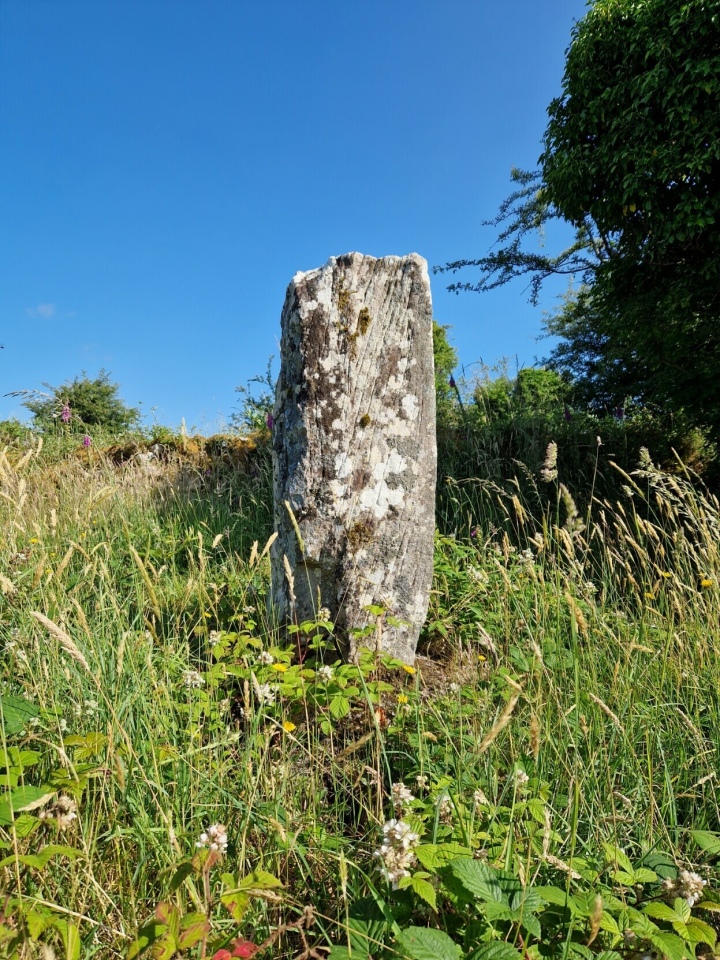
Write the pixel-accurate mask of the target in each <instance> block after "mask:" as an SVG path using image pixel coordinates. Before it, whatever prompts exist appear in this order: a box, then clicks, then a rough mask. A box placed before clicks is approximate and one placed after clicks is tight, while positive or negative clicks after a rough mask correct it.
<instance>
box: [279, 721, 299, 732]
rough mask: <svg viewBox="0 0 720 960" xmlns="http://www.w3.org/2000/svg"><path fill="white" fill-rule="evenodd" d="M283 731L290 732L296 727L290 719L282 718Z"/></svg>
mask: <svg viewBox="0 0 720 960" xmlns="http://www.w3.org/2000/svg"><path fill="white" fill-rule="evenodd" d="M282 728H283V730H284V731H285V733H292V732H293V730H295V729H297V728H296V726H295V724H294V723H293V722H292V721H291V720H284V721H283V725H282Z"/></svg>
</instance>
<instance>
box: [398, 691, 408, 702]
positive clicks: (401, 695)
mask: <svg viewBox="0 0 720 960" xmlns="http://www.w3.org/2000/svg"><path fill="white" fill-rule="evenodd" d="M397 702H398V703H409V702H410V701H409V699H408V697H407V695H406V694H404V693H399V694H398V695H397Z"/></svg>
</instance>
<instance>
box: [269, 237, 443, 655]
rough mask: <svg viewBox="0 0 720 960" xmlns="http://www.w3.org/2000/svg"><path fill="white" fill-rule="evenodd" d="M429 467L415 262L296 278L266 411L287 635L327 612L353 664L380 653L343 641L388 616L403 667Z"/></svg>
mask: <svg viewBox="0 0 720 960" xmlns="http://www.w3.org/2000/svg"><path fill="white" fill-rule="evenodd" d="M436 462H437V450H436V444H435V377H434V365H433V337H432V302H431V298H430V280H429V277H428V270H427V263H426V262H425V260H423V258H422V257H419V256H418V255H417V254H414V253H413V254H410V255H409V256H407V257H384V258H382V259H376V258H375V257H367V256H363V255H362V254H359V253H349V254H346V255H345V256H342V257H331V258H330V260H328V262H327V263H326V264H325V266H323V267H320V268H319V269H317V270H311V271H310V272H308V273H297V274H296V275H295V276H294V277H293V279H292V282H291V283H290V286H289V287H288V291H287V295H286V297H285V305H284V307H283V313H282V343H281V366H280V378H279V380H278V384H277V393H276V399H275V409H274V411H273V463H274V473H275V524H276V530H277V532H278V539H277V540H276V541H275V543H274V545H273V554H272V593H273V602H274V605H275V607H276V610H277V611H278V612H279V614H280V616H281V618H282V619H283V620H284V621H288V620H292V621H295V622H298V623H302V622H303V621H304V620H313V619H316V618H317V615H318V611H319V610H320V609H321V608H323V607H325V608H327V609H328V610H329V611H330V619H331V620H332V621H334V623H335V624H336V632H337V635H338V636H339V637H340V638H341V641H342V642H343V643H344V644H345V650H346V652H347V654H348V655H349V656H350V657H352V656H354V654H355V652H356V647H357V646H373V645H374V644H375V643H376V642H377V641H376V637H375V636H374V635H373V636H371V637H368V638H365V639H363V640H360V641H355V640H354V639H353V636H352V634H351V633H350V631H351V630H352V629H353V628H363V627H366V626H367V625H368V624H369V623H373V622H374V618H373V617H372V615H371V614H370V613H368V611H367V610H366V609H365V608H366V607H367V606H368V605H370V604H376V605H378V606H382V607H383V608H384V609H385V610H386V611H387V616H386V618H385V621H384V623H383V624H382V635H381V637H380V647H381V649H382V650H383V651H385V652H387V653H389V654H390V655H391V656H394V657H398V658H399V659H401V660H403V661H405V662H406V663H412V662H413V660H414V658H415V648H416V646H417V640H418V634H419V632H420V628H421V626H422V624H423V622H424V620H425V617H426V615H427V608H428V599H429V591H430V584H431V579H432V558H433V534H434V529H435V474H436ZM286 503H287V504H289V506H290V508H291V510H292V515H291V512H290V510H288V509H287V507H286ZM295 524H297V528H298V529H297V530H296V529H295ZM298 533H299V534H300V538H301V540H300V539H299V538H298ZM301 541H302V542H301ZM288 570H289V571H290V573H291V575H292V576H291V577H290V576H288ZM291 580H292V581H294V583H292V585H291ZM388 618H390V619H393V618H397V619H398V620H401V621H403V623H402V624H401V625H399V626H398V625H388V623H387V619H388Z"/></svg>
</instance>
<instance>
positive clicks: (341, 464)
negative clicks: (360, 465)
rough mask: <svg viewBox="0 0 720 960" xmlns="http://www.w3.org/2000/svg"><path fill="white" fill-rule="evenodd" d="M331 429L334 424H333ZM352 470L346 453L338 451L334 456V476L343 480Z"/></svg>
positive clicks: (351, 463)
mask: <svg viewBox="0 0 720 960" xmlns="http://www.w3.org/2000/svg"><path fill="white" fill-rule="evenodd" d="M333 429H335V426H334V424H333ZM352 472H353V462H352V460H351V459H350V457H349V456H348V455H347V453H339V454H338V455H337V456H336V457H335V476H336V477H337V478H338V480H344V479H345V477H349V476H350V474H351V473H352Z"/></svg>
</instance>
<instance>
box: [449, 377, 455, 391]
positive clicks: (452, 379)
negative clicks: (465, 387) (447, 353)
mask: <svg viewBox="0 0 720 960" xmlns="http://www.w3.org/2000/svg"><path fill="white" fill-rule="evenodd" d="M448 386H449V387H450V389H451V390H455V388H456V387H457V384H456V383H455V377H454V376H453V375H452V374H450V379H449V380H448Z"/></svg>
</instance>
